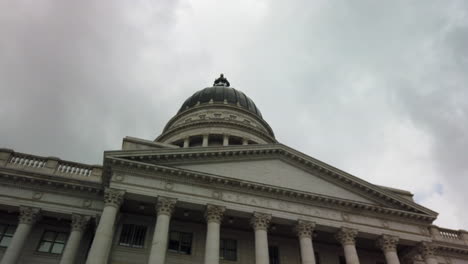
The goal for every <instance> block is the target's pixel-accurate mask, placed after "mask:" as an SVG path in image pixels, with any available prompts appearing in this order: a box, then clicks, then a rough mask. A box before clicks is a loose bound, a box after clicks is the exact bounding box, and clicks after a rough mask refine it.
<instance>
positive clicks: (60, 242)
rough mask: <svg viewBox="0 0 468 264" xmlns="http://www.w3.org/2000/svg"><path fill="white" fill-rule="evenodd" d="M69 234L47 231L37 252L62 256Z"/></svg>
mask: <svg viewBox="0 0 468 264" xmlns="http://www.w3.org/2000/svg"><path fill="white" fill-rule="evenodd" d="M67 237H68V234H67V233H62V232H55V231H45V232H44V234H43V235H42V238H41V242H40V243H39V247H38V248H37V251H39V252H46V253H52V254H62V252H63V249H64V248H65V243H66V241H67Z"/></svg>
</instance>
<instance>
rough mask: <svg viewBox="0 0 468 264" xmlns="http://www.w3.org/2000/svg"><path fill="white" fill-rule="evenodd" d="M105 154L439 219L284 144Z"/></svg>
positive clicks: (174, 170)
mask: <svg viewBox="0 0 468 264" xmlns="http://www.w3.org/2000/svg"><path fill="white" fill-rule="evenodd" d="M104 156H105V158H104V162H105V163H106V162H108V161H111V160H112V159H114V162H115V161H116V160H120V162H121V161H122V160H126V161H127V162H126V163H127V164H129V165H132V164H133V163H135V164H137V167H138V168H144V167H148V166H149V165H151V166H156V167H160V169H161V170H162V171H170V172H171V173H174V174H178V175H181V174H183V175H189V174H190V175H191V174H194V175H195V174H200V175H202V176H201V178H209V177H222V178H223V181H231V182H236V181H237V182H238V183H239V184H240V185H243V182H248V184H247V185H248V186H249V185H251V184H254V185H258V186H260V187H259V188H260V189H271V188H278V189H281V191H280V192H281V193H294V192H297V194H298V195H299V196H309V197H312V196H314V195H316V196H321V197H325V198H324V199H325V200H330V199H331V200H333V201H335V202H333V203H338V204H342V205H345V204H349V203H354V205H353V206H354V207H355V208H366V209H367V210H371V211H376V212H380V211H381V209H382V208H387V209H388V210H393V212H392V214H393V213H395V214H397V215H400V214H401V215H408V217H415V218H416V219H427V220H428V221H431V222H432V220H434V219H435V217H436V216H437V213H436V212H434V211H431V210H430V209H427V208H425V207H423V206H421V205H419V204H417V203H415V202H413V201H411V200H408V199H405V198H403V197H401V196H400V195H398V194H395V193H394V192H392V191H390V190H389V189H388V188H383V187H380V186H377V185H374V184H371V183H369V182H367V181H364V180H362V179H360V178H358V177H356V176H353V175H350V174H348V173H346V172H344V171H341V170H339V169H337V168H334V167H332V166H330V165H328V164H325V163H323V162H321V161H319V160H316V159H314V158H312V157H309V156H307V155H305V154H303V153H300V152H298V151H296V150H294V149H291V148H289V147H287V146H285V145H282V144H269V145H249V146H235V147H206V148H187V149H184V148H179V149H148V150H125V151H107V152H105V155H104ZM144 164H148V165H144ZM197 177H198V176H197ZM261 185H264V187H261ZM376 208H377V209H376ZM378 208H380V209H378ZM387 209H385V210H387ZM409 215H413V216H409Z"/></svg>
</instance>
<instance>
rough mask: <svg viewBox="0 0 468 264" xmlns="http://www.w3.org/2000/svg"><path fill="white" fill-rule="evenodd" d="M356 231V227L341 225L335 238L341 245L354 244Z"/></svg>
mask: <svg viewBox="0 0 468 264" xmlns="http://www.w3.org/2000/svg"><path fill="white" fill-rule="evenodd" d="M357 234H358V231H357V230H356V229H352V228H347V227H342V228H341V229H340V230H339V231H338V232H337V233H336V234H335V238H336V240H338V242H340V243H341V244H342V245H355V244H356V236H357Z"/></svg>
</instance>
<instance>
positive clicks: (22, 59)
mask: <svg viewBox="0 0 468 264" xmlns="http://www.w3.org/2000/svg"><path fill="white" fill-rule="evenodd" d="M221 72H222V73H224V74H225V76H226V77H227V78H228V79H229V81H230V83H231V86H232V87H235V88H236V89H239V90H241V91H243V92H245V93H246V94H247V95H248V96H249V97H250V98H252V99H253V100H254V101H255V103H256V105H257V107H258V108H259V109H260V110H261V111H262V114H263V117H264V119H265V120H266V121H267V122H268V123H269V124H270V126H271V127H272V128H273V130H274V132H275V134H276V138H277V140H278V141H279V142H281V143H283V144H285V145H288V146H291V147H293V148H295V149H297V150H299V151H301V152H303V153H305V154H308V155H310V156H312V157H314V158H317V159H319V160H322V161H324V162H327V163H329V164H331V165H333V166H335V167H338V168H340V169H342V170H344V171H347V172H349V173H351V174H353V175H356V176H358V177H360V178H362V179H364V180H367V181H369V182H371V183H374V184H379V185H385V186H390V187H394V188H400V189H405V190H409V191H411V192H412V193H414V195H415V196H414V197H415V200H416V201H417V202H418V203H420V204H422V205H424V206H426V207H428V208H430V209H432V210H434V211H436V212H439V217H438V219H437V220H436V222H435V224H437V225H440V226H444V227H448V228H452V229H468V222H467V221H466V219H468V210H467V207H466V201H467V200H468V194H467V192H468V158H467V154H468V102H467V100H468V89H467V88H466V86H467V84H468V1H464V0H460V1H455V0H440V1H437V0H413V1H407V0H393V1H375V0H356V1H338V0H334V1H333V0H332V1H330V0H312V1H311V0H308V1H293V0H292V1H280V0H255V1H251V0H236V1H227V0H200V1H191V0H167V1H165V0H159V1H143V0H134V1H123V0H114V1H91V0H81V1H48V0H39V1H37V0H29V1H25V0H1V1H0V94H1V95H0V124H1V125H0V147H6V148H11V149H14V150H15V151H18V152H25V153H31V154H37V155H41V156H55V157H60V158H61V159H64V160H72V161H78V162H84V163H89V164H100V163H101V162H102V157H103V151H104V150H116V149H120V147H121V144H122V138H123V137H125V136H133V137H138V138H143V139H149V140H153V139H155V138H156V137H157V136H158V135H159V134H160V133H161V131H162V129H163V127H164V125H165V124H166V122H167V121H168V120H169V119H170V118H171V117H172V116H174V115H175V114H176V112H177V110H178V109H179V107H180V106H181V104H182V103H183V102H184V101H185V99H186V98H187V97H189V96H190V95H192V94H193V93H194V92H196V91H197V90H200V89H202V88H204V87H207V86H210V85H211V84H212V82H213V80H214V79H215V78H216V77H217V76H218V75H219V73H221Z"/></svg>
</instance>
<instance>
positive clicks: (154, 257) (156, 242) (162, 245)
mask: <svg viewBox="0 0 468 264" xmlns="http://www.w3.org/2000/svg"><path fill="white" fill-rule="evenodd" d="M175 204H176V199H171V198H166V197H159V198H158V202H157V204H156V213H157V215H158V216H157V218H156V226H155V228H154V234H153V241H152V242H151V251H150V256H149V261H148V264H164V263H165V261H166V251H167V240H168V236H169V223H170V221H171V215H172V212H173V211H174V207H175Z"/></svg>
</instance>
